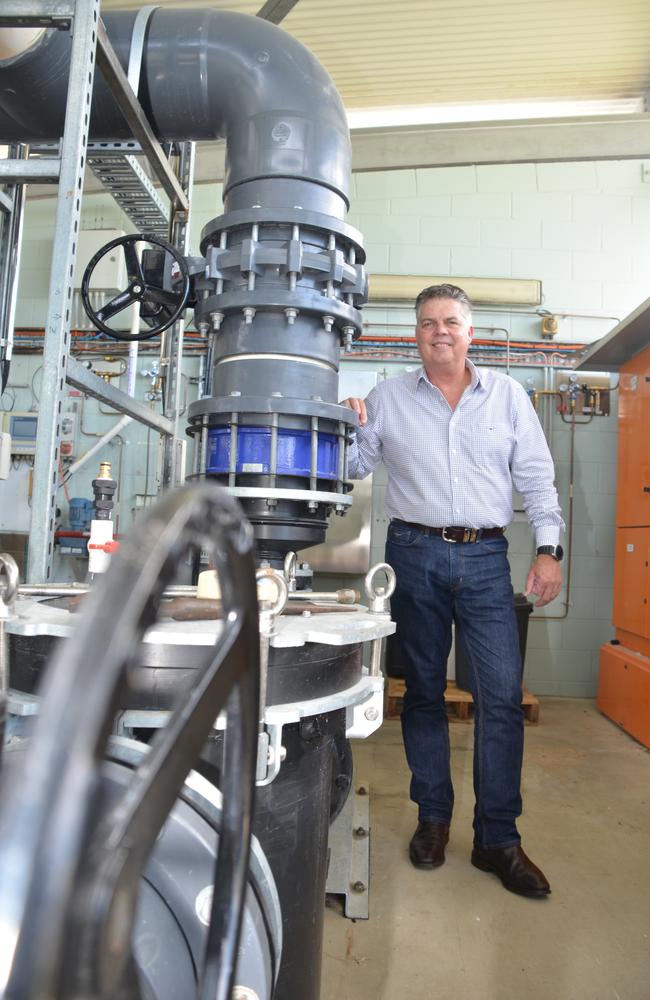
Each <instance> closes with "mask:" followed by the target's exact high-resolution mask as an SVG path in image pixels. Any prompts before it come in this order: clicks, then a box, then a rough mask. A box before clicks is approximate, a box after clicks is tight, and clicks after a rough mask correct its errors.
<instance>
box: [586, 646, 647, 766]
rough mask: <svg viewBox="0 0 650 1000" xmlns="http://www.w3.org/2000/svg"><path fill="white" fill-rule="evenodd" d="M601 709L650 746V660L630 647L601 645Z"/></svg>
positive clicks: (599, 685)
mask: <svg viewBox="0 0 650 1000" xmlns="http://www.w3.org/2000/svg"><path fill="white" fill-rule="evenodd" d="M598 708H599V709H600V710H601V712H603V713H604V714H605V715H606V716H608V717H609V718H610V719H612V720H613V721H614V722H616V723H618V725H619V726H622V727H623V729H625V730H626V732H628V733H630V735H631V736H634V737H635V739H637V740H639V741H640V742H641V743H643V744H644V746H647V747H650V658H648V657H647V656H643V655H642V654H641V653H636V652H634V650H632V649H628V648H627V647H626V646H612V645H611V644H609V643H608V644H606V645H605V646H601V649H600V674H599V679H598Z"/></svg>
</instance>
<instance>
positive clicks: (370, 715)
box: [363, 705, 379, 722]
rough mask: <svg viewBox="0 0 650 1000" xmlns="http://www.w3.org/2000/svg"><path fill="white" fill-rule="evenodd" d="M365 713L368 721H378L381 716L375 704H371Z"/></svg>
mask: <svg viewBox="0 0 650 1000" xmlns="http://www.w3.org/2000/svg"><path fill="white" fill-rule="evenodd" d="M363 714H364V715H365V717H366V719H367V720H368V722H376V721H377V719H378V718H379V709H377V708H375V707H374V705H370V707H369V708H367V709H366V710H365V712H364V713H363Z"/></svg>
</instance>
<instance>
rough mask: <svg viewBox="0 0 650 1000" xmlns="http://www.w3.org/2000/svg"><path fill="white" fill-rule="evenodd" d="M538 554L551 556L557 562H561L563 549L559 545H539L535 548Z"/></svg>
mask: <svg viewBox="0 0 650 1000" xmlns="http://www.w3.org/2000/svg"><path fill="white" fill-rule="evenodd" d="M537 555H538V556H553V558H554V559H557V561H558V562H562V556H563V555H564V549H563V548H562V546H561V545H540V546H538V548H537Z"/></svg>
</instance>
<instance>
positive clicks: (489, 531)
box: [391, 517, 506, 542]
mask: <svg viewBox="0 0 650 1000" xmlns="http://www.w3.org/2000/svg"><path fill="white" fill-rule="evenodd" d="M391 523H392V524H403V525H404V526H405V527H407V528H415V529H416V530H417V531H421V532H422V534H423V535H438V536H439V537H440V538H442V539H443V541H445V542H478V541H480V539H481V538H498V537H499V535H502V534H503V532H504V531H505V530H506V529H505V528H457V527H455V526H452V527H449V528H432V527H431V525H429V524H416V523H415V522H414V521H400V519H399V518H397V517H395V518H393V520H392V522H391Z"/></svg>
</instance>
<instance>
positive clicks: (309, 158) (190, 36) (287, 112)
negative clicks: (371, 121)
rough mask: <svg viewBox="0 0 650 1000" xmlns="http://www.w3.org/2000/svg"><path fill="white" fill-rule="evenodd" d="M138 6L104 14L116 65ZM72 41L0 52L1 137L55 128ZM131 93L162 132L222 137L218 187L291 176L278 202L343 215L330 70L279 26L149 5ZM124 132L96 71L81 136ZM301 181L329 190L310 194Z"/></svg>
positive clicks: (346, 154)
mask: <svg viewBox="0 0 650 1000" xmlns="http://www.w3.org/2000/svg"><path fill="white" fill-rule="evenodd" d="M136 14H137V12H136V11H114V12H112V13H110V12H109V13H106V14H105V15H104V22H105V24H106V29H107V32H108V36H109V38H110V40H111V43H112V45H113V47H114V48H115V51H116V53H117V56H118V58H119V60H120V62H121V63H122V66H123V67H124V69H125V72H126V69H127V67H128V58H129V49H130V41H131V32H132V28H133V23H134V20H135V16H136ZM10 30H11V29H10ZM14 30H15V29H14ZM7 44H8V42H7ZM70 47H71V40H70V37H69V34H68V33H67V32H62V31H55V30H50V31H48V32H46V34H45V35H44V36H43V37H42V38H41V39H40V40H38V41H37V42H36V43H34V44H32V46H31V47H30V48H29V49H28V50H27V51H24V52H23V53H22V54H19V55H18V56H15V57H13V58H12V59H10V60H0V141H4V142H13V141H22V142H30V141H31V142H34V141H38V140H42V141H46V140H54V139H57V138H58V137H59V136H61V135H62V134H63V118H64V111H65V95H66V92H67V85H68V67H69V59H70ZM139 99H140V101H141V103H142V106H143V108H144V110H145V113H146V115H147V118H148V119H149V121H150V123H151V125H152V127H153V129H154V131H155V132H156V134H157V136H158V138H159V139H161V140H163V141H172V140H179V141H180V140H182V141H187V140H197V141H200V140H206V139H207V140H214V139H218V138H222V137H225V138H226V141H227V158H226V179H225V186H224V195H225V196H227V194H228V192H229V191H231V189H233V188H235V187H237V186H238V185H241V184H244V183H246V182H249V181H254V180H260V179H268V178H270V177H274V178H278V179H285V180H287V181H290V182H291V183H290V184H285V185H284V187H285V189H286V190H285V192H284V194H280V195H279V196H278V197H279V199H280V201H282V200H285V201H286V203H287V204H290V205H291V206H292V207H293V206H294V205H296V204H301V205H302V207H303V208H304V209H307V208H310V209H313V210H315V211H321V212H328V213H329V214H333V215H336V216H338V217H339V218H342V216H343V213H344V211H345V209H346V208H347V190H348V181H349V175H350V163H351V152H350V141H349V134H348V127H347V121H346V116H345V111H344V109H343V105H342V103H341V99H340V97H339V95H338V93H337V91H336V88H335V86H334V84H333V82H332V80H331V78H330V76H329V74H328V73H327V72H326V71H325V69H324V68H323V67H322V66H321V65H320V63H319V62H318V61H317V60H316V58H315V57H314V56H313V55H312V53H311V52H310V51H309V50H308V49H307V48H305V46H304V45H302V44H301V43H300V42H298V41H297V40H296V39H295V38H293V37H292V36H291V35H289V34H287V32H285V31H284V30H283V29H281V28H278V27H277V26H276V25H274V24H271V23H269V22H268V21H264V20H262V19H260V18H254V17H250V16H249V15H245V14H238V13H234V12H232V11H222V10H213V9H210V8H196V9H189V10H188V9H185V8H184V9H182V10H181V9H162V8H158V9H157V10H155V11H154V12H153V14H152V15H151V18H150V21H149V24H148V27H147V35H146V38H145V43H144V50H143V58H142V68H141V76H140V86H139ZM126 137H130V133H129V130H128V126H127V125H126V122H125V120H124V118H123V117H122V114H121V112H120V111H119V109H118V107H117V105H116V103H115V101H114V99H113V97H112V95H111V94H110V92H109V90H108V88H107V87H106V85H105V84H104V83H103V81H102V80H101V78H100V79H98V80H97V81H96V83H95V89H94V96H93V108H92V118H91V138H92V139H107V140H109V139H121V138H126ZM296 181H298V182H299V183H300V185H301V187H302V186H303V185H304V188H303V194H304V198H305V199H306V201H307V203H306V204H305V203H303V201H300V200H299V198H300V197H301V195H300V193H297V192H296V188H295V183H296ZM305 182H307V183H305ZM310 182H311V183H310ZM311 184H316V185H319V186H321V187H322V188H324V189H325V190H326V191H330V192H333V197H332V198H329V199H325V200H324V201H321V200H319V199H318V198H315V196H314V192H313V191H312V190H311ZM249 204H250V202H249ZM275 204H278V200H277V198H276V199H275ZM231 207H233V208H235V207H237V208H238V207H244V206H243V205H242V204H240V203H238V204H236V205H233V206H231ZM246 207H247V206H246Z"/></svg>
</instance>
